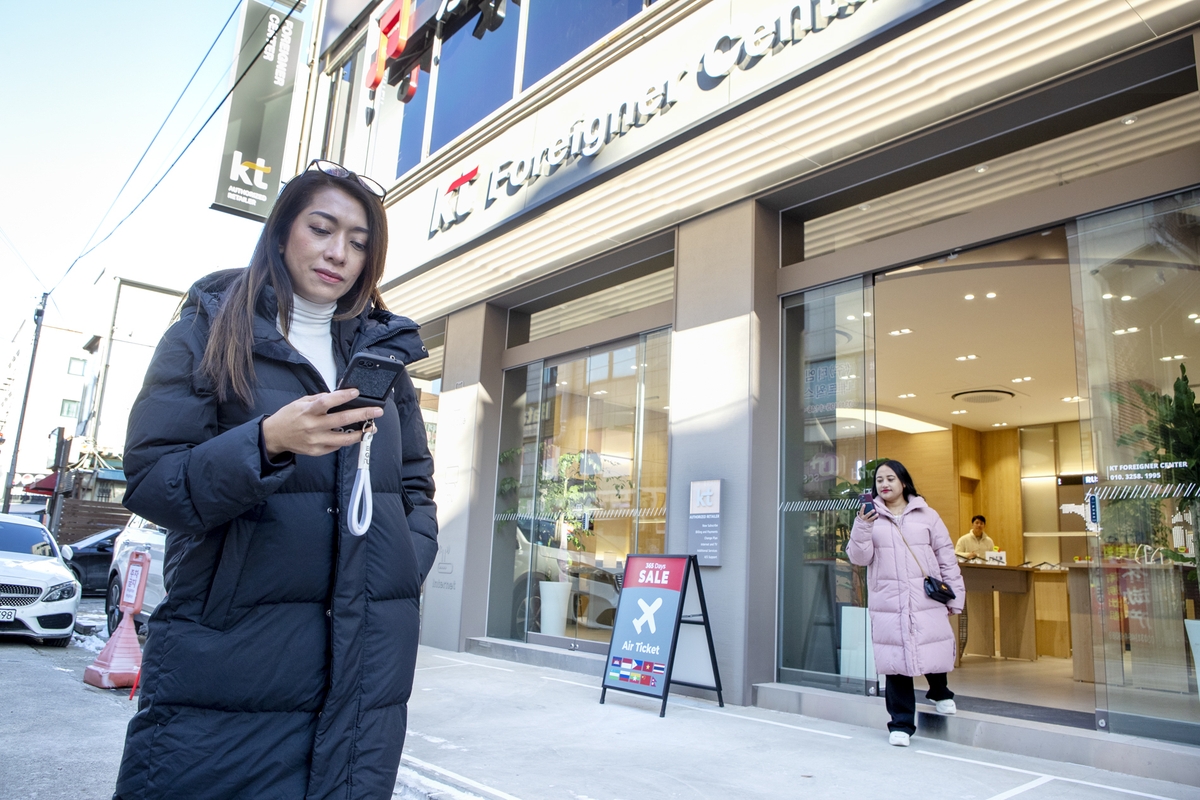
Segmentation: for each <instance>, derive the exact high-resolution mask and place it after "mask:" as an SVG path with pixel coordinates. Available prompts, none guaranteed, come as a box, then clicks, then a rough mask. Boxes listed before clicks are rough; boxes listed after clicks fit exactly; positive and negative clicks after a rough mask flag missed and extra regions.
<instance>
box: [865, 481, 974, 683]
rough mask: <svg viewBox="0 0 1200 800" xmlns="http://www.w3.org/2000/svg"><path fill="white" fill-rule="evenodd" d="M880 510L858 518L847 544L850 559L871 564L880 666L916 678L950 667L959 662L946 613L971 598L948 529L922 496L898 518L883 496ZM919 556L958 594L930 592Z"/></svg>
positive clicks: (887, 672) (957, 609) (869, 580)
mask: <svg viewBox="0 0 1200 800" xmlns="http://www.w3.org/2000/svg"><path fill="white" fill-rule="evenodd" d="M875 509H876V511H877V512H878V513H879V516H878V517H877V518H876V520H875V523H874V524H873V525H872V524H871V523H869V522H864V521H863V520H862V519H860V518H858V517H855V520H854V527H853V528H851V530H850V543H849V544H848V545H846V554H847V555H848V556H849V557H850V561H851V562H853V563H855V564H858V565H859V566H865V567H866V568H867V588H868V590H869V596H868V601H867V607H868V608H869V609H870V612H871V638H872V639H873V640H874V645H875V668H876V670H878V671H879V673H881V674H883V675H909V676H913V677H915V676H917V675H928V674H930V673H935V672H950V671H951V670H952V669H954V633H953V631H951V629H950V621H949V614H958V613H960V612H961V611H962V608H963V604H964V603H965V602H966V588H965V587H964V586H963V579H962V572H961V571H960V570H959V568H958V559H957V558H955V557H954V542H952V541H951V540H950V532H949V531H947V530H946V526H945V524H943V523H942V519H941V517H939V516H938V514H937V512H936V511H934V510H933V509H932V508H930V507H929V505H928V504H927V503H926V502H925V500H924V499H923V498H921V497H915V496H914V497H912V498H910V499H909V501H908V507H907V508H905V509H904V511H903V513H901V515H900V518H899V519H896V518H895V517H893V516H892V514H891V513H890V512H889V511H888V510H887V508H886V507H885V506H884V505H883V503H882V501H876V502H875ZM902 528H903V536H904V538H903V539H901V529H902ZM905 540H907V541H908V547H905V546H904V541H905ZM909 547H910V548H912V555H910V554H909V551H908V548H909ZM914 555H915V556H916V558H919V559H921V563H922V565H924V567H925V572H926V574H929V575H932V576H933V577H935V578H940V579H941V580H944V581H945V582H946V583H948V584H950V588H951V589H953V590H954V594H955V598H954V599H953V600H951V601H950V602H949V603H948V604H947V605H943V604H941V603H939V602H937V601H936V600H931V599H929V598H928V597H926V595H925V589H924V585H923V584H924V581H925V576H924V575H922V574H921V568H920V567H918V566H917V562H916V559H915V558H914V557H913V556H914Z"/></svg>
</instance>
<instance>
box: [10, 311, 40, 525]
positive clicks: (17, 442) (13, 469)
mask: <svg viewBox="0 0 1200 800" xmlns="http://www.w3.org/2000/svg"><path fill="white" fill-rule="evenodd" d="M49 297H50V293H49V292H44V293H43V294H42V300H41V302H40V303H38V307H37V308H36V309H35V310H34V312H33V321H34V329H33V349H32V350H31V351H30V353H29V375H28V376H27V377H26V378H25V396H24V397H22V398H21V416H20V417H18V418H17V435H16V436H15V437H14V438H13V445H12V463H11V464H10V465H9V467H8V477H7V478H6V479H5V481H4V508H3V511H2V512H0V513H4V514H7V513H8V509H9V506H10V505H11V504H12V484H13V479H14V478H15V477H16V476H17V454H18V453H20V452H21V429H22V428H23V427H25V407H26V406H27V405H28V404H29V387H30V386H31V385H32V384H33V365H34V362H36V361H37V349H38V340H39V339H40V338H41V336H42V317H43V316H45V314H46V300H47V298H49Z"/></svg>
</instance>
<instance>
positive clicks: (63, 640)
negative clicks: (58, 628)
mask: <svg viewBox="0 0 1200 800" xmlns="http://www.w3.org/2000/svg"><path fill="white" fill-rule="evenodd" d="M70 643H71V637H70V636H59V637H56V638H54V639H48V638H47V639H42V644H44V645H46V646H47V647H66V646H67V645H69V644H70Z"/></svg>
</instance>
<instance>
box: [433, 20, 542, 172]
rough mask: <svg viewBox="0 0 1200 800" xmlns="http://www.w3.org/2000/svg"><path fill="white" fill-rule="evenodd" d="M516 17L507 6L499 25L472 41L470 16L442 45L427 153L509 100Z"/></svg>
mask: <svg viewBox="0 0 1200 800" xmlns="http://www.w3.org/2000/svg"><path fill="white" fill-rule="evenodd" d="M520 14H521V7H520V6H518V5H516V4H514V3H508V4H507V16H506V17H505V19H504V22H503V23H502V24H501V25H500V27H499V28H498V29H497V30H495V31H491V32H488V33H485V34H484V36H483V38H482V39H476V38H475V37H474V35H472V33H473V31H474V29H475V23H476V22H477V21H478V18H479V13H478V12H476V13H475V14H474V15H472V16H471V17H470V18H468V19H467V20H466V24H464V25H463V26H462V27H461V28H459V29H458V30H457V31H455V32H454V33H453V34H452V35H450V36H449V37H447V38H446V40H445V41H444V42H442V53H441V58H440V63H439V64H438V79H437V80H438V88H437V97H436V99H435V100H434V103H433V138H432V141H431V143H430V147H429V149H430V151H431V152H432V151H435V150H439V149H441V148H442V147H443V146H444V145H445V144H446V143H447V142H449V141H450V140H452V139H454V138H455V137H456V136H458V135H459V134H460V133H462V132H463V131H465V130H467V129H468V128H470V127H471V126H472V125H474V124H475V123H476V122H479V120H481V119H483V118H484V117H486V116H487V115H488V114H490V113H492V112H493V111H495V110H496V109H497V108H499V107H500V106H502V105H504V104H505V103H506V102H508V101H509V100H510V99H512V95H513V78H514V77H515V73H516V63H517V28H518V26H519V24H520ZM414 102H415V99H414Z"/></svg>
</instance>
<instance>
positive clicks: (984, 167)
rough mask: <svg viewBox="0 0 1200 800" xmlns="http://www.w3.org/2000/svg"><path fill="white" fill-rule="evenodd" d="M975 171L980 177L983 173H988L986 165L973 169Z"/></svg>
mask: <svg viewBox="0 0 1200 800" xmlns="http://www.w3.org/2000/svg"><path fill="white" fill-rule="evenodd" d="M975 171H976V172H978V173H979V174H980V175H982V174H983V173H985V172H987V171H988V165H987V164H980V165H979V166H978V167H976V168H975Z"/></svg>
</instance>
